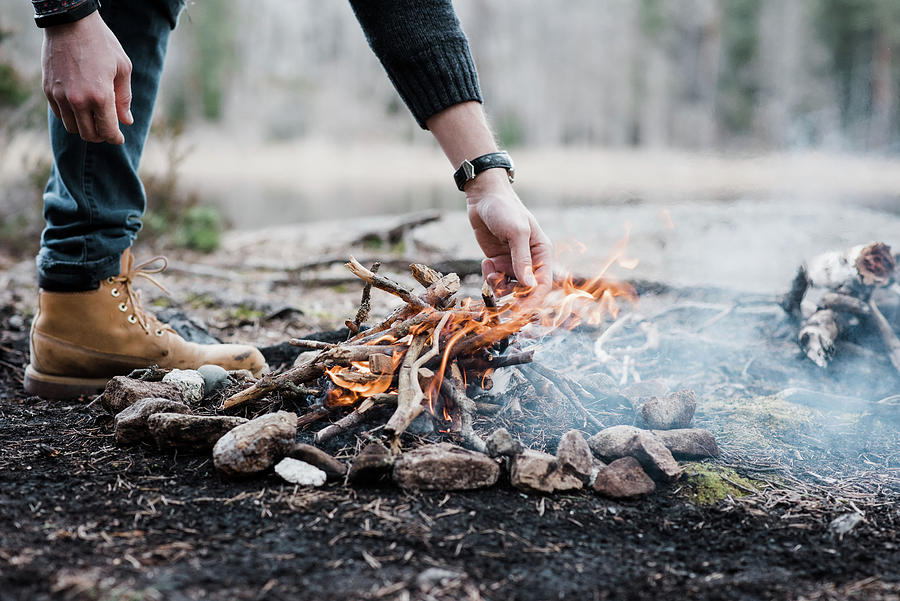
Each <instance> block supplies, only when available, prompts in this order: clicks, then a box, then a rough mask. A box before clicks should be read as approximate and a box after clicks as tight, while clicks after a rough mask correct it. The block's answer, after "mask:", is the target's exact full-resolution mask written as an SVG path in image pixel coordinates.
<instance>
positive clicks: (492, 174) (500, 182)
mask: <svg viewBox="0 0 900 601" xmlns="http://www.w3.org/2000/svg"><path fill="white" fill-rule="evenodd" d="M464 192H465V193H466V204H467V205H469V206H472V205H475V204H478V202H479V201H480V200H481V199H482V198H484V197H486V196H490V195H506V194H507V193H512V184H511V183H510V182H509V177H508V176H507V174H506V170H504V169H488V170H487V171H483V172H481V173H479V174H478V175H477V176H475V179H473V180H472V181H470V182H468V183H466V185H465V189H464Z"/></svg>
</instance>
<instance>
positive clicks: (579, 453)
mask: <svg viewBox="0 0 900 601" xmlns="http://www.w3.org/2000/svg"><path fill="white" fill-rule="evenodd" d="M593 459H594V458H593V455H591V448H590V447H589V446H588V443H587V441H586V440H585V439H584V436H583V435H582V434H581V432H579V431H578V430H569V431H568V432H566V433H565V434H563V435H562V438H560V439H559V445H557V447H556V461H557V462H558V463H559V466H560V467H561V468H562V469H563V470H564V471H566V472H567V473H569V474H574V475H576V476H578V477H579V478H581V480H582V481H583V482H587V481H588V480H590V478H591V464H592V463H593Z"/></svg>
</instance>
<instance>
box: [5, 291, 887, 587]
mask: <svg viewBox="0 0 900 601" xmlns="http://www.w3.org/2000/svg"><path fill="white" fill-rule="evenodd" d="M707 317H708V316H704V317H703V319H704V320H705V319H707ZM722 321H725V320H724V319H723V320H722ZM0 333H2V338H0V352H2V355H0V370H2V371H0V601H7V600H12V599H16V600H18V599H27V600H40V599H48V598H61V599H79V600H80V599H91V600H100V599H110V600H112V599H117V600H118V599H122V600H124V599H148V600H155V599H166V600H180V599H229V600H230V599H319V600H321V599H341V600H344V599H397V600H401V599H447V600H449V599H492V600H501V599H502V600H506V599H521V600H535V601H538V600H548V599H579V600H582V599H728V600H735V599H737V600H740V599H810V600H812V599H834V600H837V599H883V600H898V599H900V534H898V527H900V506H898V500H900V496H898V495H900V493H898V490H897V488H896V487H895V486H894V484H895V482H896V475H897V472H898V453H897V446H896V444H894V445H893V446H891V445H890V444H888V443H889V442H890V441H896V436H895V435H893V434H886V433H885V427H884V426H883V425H882V429H881V430H879V431H878V432H879V436H878V437H877V440H876V439H874V438H872V435H871V434H866V433H865V432H862V433H860V434H859V436H858V437H857V438H859V439H863V438H865V437H866V436H868V437H869V438H870V439H871V440H870V443H871V444H870V447H871V448H868V450H866V449H865V448H862V447H859V448H861V449H862V450H860V451H859V452H857V451H856V450H854V449H856V448H857V447H845V449H844V452H843V453H841V454H840V461H838V462H834V463H833V464H832V465H833V468H834V469H831V470H830V471H828V470H827V469H825V468H826V467H827V466H826V465H824V464H823V463H822V460H821V457H824V456H826V455H827V456H829V457H830V456H831V454H833V453H834V450H833V448H832V447H828V448H827V449H826V448H825V447H819V446H817V445H819V444H820V442H819V439H820V438H821V432H817V431H815V430H814V429H811V430H810V431H809V432H807V433H802V435H799V436H798V437H797V440H796V441H794V442H792V444H795V446H782V447H780V450H779V453H776V454H774V455H773V456H777V457H782V456H785V457H787V456H789V455H790V456H792V455H793V454H794V453H797V454H799V453H800V451H802V453H803V454H804V455H806V457H807V458H808V459H809V458H810V457H811V456H812V457H816V456H819V457H820V463H818V464H809V463H807V464H806V466H807V467H806V470H807V472H805V473H807V474H809V473H812V471H811V469H810V468H809V466H810V465H814V466H815V470H816V474H818V475H817V476H816V477H817V478H820V479H822V481H823V482H825V485H822V483H821V482H820V483H818V484H814V483H812V484H807V483H806V482H804V481H803V480H801V479H797V478H796V477H794V475H792V474H791V473H790V470H786V471H784V473H782V474H781V476H779V475H778V474H777V473H775V472H777V468H778V466H775V467H773V468H772V470H774V471H773V472H766V470H765V469H763V470H762V472H763V475H760V473H758V472H755V471H753V470H754V469H759V466H758V465H757V467H756V468H753V466H752V465H751V466H749V467H748V471H743V472H741V473H742V474H743V475H745V476H754V475H757V476H759V477H760V478H761V479H768V480H769V481H770V482H772V483H773V485H772V486H771V487H768V488H765V489H764V490H763V491H762V492H760V493H758V494H754V495H749V496H745V497H742V498H737V497H736V496H727V497H726V498H724V499H723V500H721V501H719V502H718V503H715V504H713V505H698V504H695V503H694V502H692V501H691V497H690V495H688V494H686V493H687V491H686V488H687V487H686V485H685V484H683V483H678V484H676V485H674V486H672V487H668V488H663V489H661V490H660V491H658V492H657V493H656V494H654V495H652V496H650V497H648V498H645V499H643V500H639V501H634V502H626V503H620V502H613V501H609V500H607V499H603V498H601V497H598V496H596V495H594V494H593V493H590V492H583V493H579V494H569V495H561V496H553V497H542V496H537V495H526V494H522V493H520V492H518V491H515V490H512V489H510V488H509V487H508V486H498V487H495V488H493V489H490V490H484V491H476V492H472V493H465V494H461V493H452V494H444V493H435V494H411V493H407V492H403V491H401V490H399V489H396V488H393V487H387V486H385V487H379V488H351V487H346V486H344V485H342V484H331V485H328V486H326V487H324V488H322V489H317V490H309V489H302V488H295V487H293V486H290V485H286V484H284V483H283V482H282V481H281V480H279V479H277V478H276V477H275V476H265V477H260V478H254V479H248V480H241V481H226V480H223V479H222V478H221V477H220V476H218V475H217V474H216V473H215V471H214V469H213V467H212V462H211V459H210V457H209V455H208V454H202V455H192V454H184V453H175V452H161V451H158V450H156V449H154V448H152V447H150V446H138V447H129V448H123V447H120V446H117V445H115V443H114V440H113V436H112V425H111V422H112V420H111V418H110V416H108V415H106V414H105V413H104V412H103V411H102V410H101V409H100V408H99V407H94V406H89V405H86V404H84V403H58V402H57V403H52V402H45V401H41V400H39V399H36V398H25V394H24V391H23V390H22V389H21V376H22V372H21V366H22V365H23V364H24V363H25V362H26V361H27V340H26V334H27V320H22V319H21V318H17V316H16V312H15V311H13V310H11V309H10V308H9V307H0ZM785 336H788V334H785ZM270 352H271V353H272V357H271V358H272V359H275V357H276V355H277V353H278V352H281V353H283V354H285V356H284V357H283V358H281V360H279V361H273V362H278V363H289V360H290V356H289V355H290V352H289V349H287V348H286V347H282V348H280V349H275V348H272V349H271V350H270ZM780 359H781V360H782V361H787V360H789V359H785V358H780ZM735 364H738V365H742V364H741V363H735ZM744 372H748V369H747V368H744ZM751 375H752V374H751ZM735 378H736V376H735V375H734V374H730V373H726V372H722V371H712V372H709V373H708V374H707V376H706V380H707V381H710V382H712V383H714V384H716V385H717V386H719V385H723V384H721V383H722V382H727V381H732V382H733V381H734V380H735ZM754 394H759V393H757V392H755V391H754ZM747 398H749V394H748V397H747ZM526 410H527V408H526ZM713 413H714V412H708V413H707V414H706V415H701V416H700V417H699V419H700V420H701V422H703V420H706V422H707V423H703V425H707V426H709V427H713V428H714V429H716V431H717V434H719V435H720V436H723V437H724V440H723V442H724V443H725V444H724V445H723V448H724V450H725V457H726V459H727V460H728V462H729V463H730V464H731V465H732V466H733V467H738V468H739V471H741V470H740V467H739V466H738V465H736V464H737V463H739V461H735V460H734V457H733V456H734V455H735V454H736V453H737V454H740V453H741V452H746V447H748V445H750V444H751V443H750V442H747V441H744V442H740V441H739V440H738V438H737V437H736V436H735V437H734V438H733V439H732V440H733V441H734V444H732V445H731V447H730V449H731V450H730V452H729V445H728V443H729V440H728V438H727V436H728V435H729V430H728V428H724V427H720V428H715V423H716V422H714V420H713V418H714V417H715V415H714V414H713ZM716 415H717V414H716ZM729 415H730V414H729ZM879 423H880V422H879ZM538 425H539V424H538ZM538 425H535V424H532V425H531V429H532V431H533V433H532V435H531V437H530V438H529V439H528V440H529V442H530V443H531V444H532V446H535V445H537V446H541V445H540V440H539V439H540V437H541V436H544V437H545V438H546V446H547V447H552V446H553V445H554V444H555V440H556V438H557V436H558V432H557V430H560V429H562V428H563V427H565V428H567V427H570V424H557V425H555V426H553V427H551V426H550V425H547V427H546V428H545V429H543V428H539V427H538ZM545 430H546V431H547V432H551V433H552V435H546V434H542V433H543V432H545ZM524 434H525V433H524V432H520V435H523V437H524ZM308 436H309V433H308V432H307V433H304V434H303V435H302V437H303V438H305V439H306V438H308ZM817 436H818V437H819V438H816V437H817ZM351 438H353V437H351ZM792 440H793V439H792ZM886 441H887V442H886ZM739 442H740V444H738V443H739ZM876 443H877V444H876ZM341 444H343V445H344V446H343V447H341ZM798 449H799V451H798ZM847 449H851V450H849V451H848V450H847ZM873 449H874V450H873ZM330 450H332V451H335V452H336V453H337V455H338V457H339V458H341V459H344V460H347V459H349V456H350V454H351V453H352V450H353V449H352V446H351V445H348V444H346V441H344V442H341V443H340V444H335V445H333V446H332V447H330ZM738 459H740V457H739V458H738ZM743 459H744V460H745V461H746V460H747V456H746V454H745V455H744V456H743ZM850 464H852V465H855V466H859V468H860V469H859V470H857V473H856V474H855V475H854V478H855V479H854V482H856V484H855V485H854V487H851V489H852V491H853V494H849V493H848V494H843V493H844V492H845V491H846V490H849V489H846V488H842V487H838V486H833V485H829V484H828V483H830V482H834V481H835V480H833V479H832V478H833V477H835V476H839V475H840V474H841V473H847V472H846V470H845V468H846V465H850ZM876 464H877V465H876ZM867 466H868V469H866V467H867ZM873 466H874V467H873ZM878 473H885V474H893V475H894V476H893V479H892V480H891V481H890V482H891V484H890V485H882V484H881V483H880V482H881V481H880V480H878V478H877V477H874V476H872V474H876V475H877V474H878ZM822 474H824V476H823V475H822ZM857 511H858V512H862V513H863V514H864V516H865V518H864V520H863V521H862V522H860V523H859V524H858V525H856V526H855V527H854V528H853V529H852V530H850V531H849V532H848V533H846V534H844V535H839V534H838V533H837V531H836V530H835V528H834V527H833V526H831V523H832V520H833V519H834V518H836V517H838V516H841V515H845V514H847V513H853V512H857Z"/></svg>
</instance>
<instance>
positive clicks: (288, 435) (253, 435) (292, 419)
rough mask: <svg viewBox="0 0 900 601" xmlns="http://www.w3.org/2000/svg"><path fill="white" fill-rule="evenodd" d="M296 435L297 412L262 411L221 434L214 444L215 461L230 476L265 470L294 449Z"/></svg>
mask: <svg viewBox="0 0 900 601" xmlns="http://www.w3.org/2000/svg"><path fill="white" fill-rule="evenodd" d="M296 435H297V414H296V413H291V412H288V411H279V412H277V413H268V414H266V415H262V416H260V417H257V418H256V419H253V420H250V421H249V422H247V423H245V424H243V425H240V426H238V427H237V428H235V429H233V430H231V431H230V432H228V433H227V434H225V436H223V437H222V438H220V439H219V442H217V443H216V446H215V447H214V448H213V463H214V464H215V466H216V468H217V469H218V470H219V471H221V472H223V473H225V474H226V475H229V476H238V475H243V474H253V473H256V472H261V471H263V470H266V469H268V468H270V467H271V466H272V465H273V464H274V463H275V462H276V461H278V460H279V459H281V458H282V457H284V456H285V455H286V454H288V453H289V452H290V451H291V449H292V448H293V446H294V437H295V436H296Z"/></svg>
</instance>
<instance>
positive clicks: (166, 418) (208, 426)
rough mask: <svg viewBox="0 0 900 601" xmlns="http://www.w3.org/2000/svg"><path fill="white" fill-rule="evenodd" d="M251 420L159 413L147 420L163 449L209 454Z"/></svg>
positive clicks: (224, 416)
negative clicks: (202, 450) (210, 450)
mask: <svg viewBox="0 0 900 601" xmlns="http://www.w3.org/2000/svg"><path fill="white" fill-rule="evenodd" d="M247 421H248V420H247V419H246V418H243V417H236V416H231V415H185V414H181V413H155V414H153V415H151V416H150V417H149V418H147V429H148V430H149V431H150V434H151V435H152V436H153V439H154V440H155V441H156V446H158V447H159V448H161V449H167V448H170V447H175V448H179V447H190V448H194V449H204V450H208V449H211V448H212V447H213V445H214V444H216V441H218V440H219V439H220V438H222V437H223V436H224V435H225V434H226V433H227V432H229V431H230V430H232V429H233V428H236V427H238V426H240V425H242V424H246V423H247Z"/></svg>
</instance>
